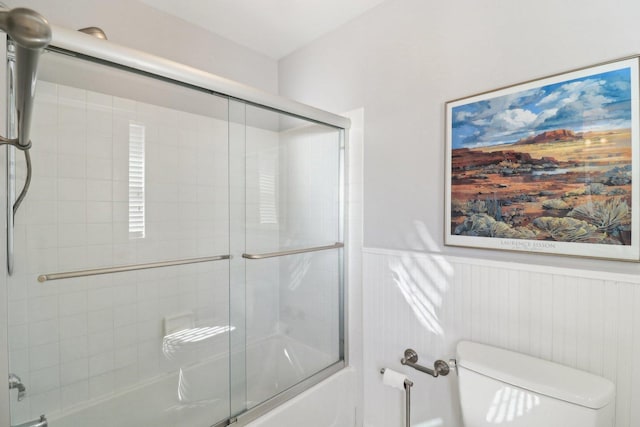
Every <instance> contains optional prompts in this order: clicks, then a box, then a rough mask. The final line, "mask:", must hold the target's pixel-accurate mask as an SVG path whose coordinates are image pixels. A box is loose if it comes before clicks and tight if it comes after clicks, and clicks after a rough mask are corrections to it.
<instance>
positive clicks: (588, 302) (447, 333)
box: [363, 249, 640, 427]
mask: <svg viewBox="0 0 640 427" xmlns="http://www.w3.org/2000/svg"><path fill="white" fill-rule="evenodd" d="M363 304H364V390H365V425H366V426H369V427H374V426H380V427H382V426H384V427H393V426H398V427H399V426H401V425H404V424H403V421H402V419H403V418H402V417H403V410H404V409H403V408H404V407H403V397H404V393H402V392H400V391H398V390H395V389H391V388H389V387H384V386H383V385H382V379H381V376H380V374H379V370H380V368H382V367H389V368H392V369H394V370H397V371H401V372H405V373H406V374H407V375H409V377H410V378H411V379H412V380H414V382H415V386H414V387H413V389H412V399H413V400H414V402H420V403H419V404H414V405H413V407H412V410H413V419H412V423H413V425H425V426H451V427H459V426H461V425H462V424H461V420H460V410H459V401H458V398H457V385H456V378H455V375H453V376H449V377H446V378H438V379H433V378H430V377H427V376H426V375H424V374H421V373H419V372H417V371H415V370H412V369H410V368H406V367H402V366H401V365H400V363H399V360H400V358H401V357H402V354H403V352H404V350H405V348H408V347H412V348H414V349H415V350H416V351H417V352H418V354H419V355H420V359H421V360H423V361H424V362H425V363H429V362H430V361H433V360H435V359H437V358H443V359H445V360H446V359H448V358H450V357H454V356H455V345H456V343H457V342H458V341H459V340H462V339H468V340H473V341H478V342H483V343H488V344H491V345H496V346H500V347H504V348H508V349H512V350H515V351H520V352H523V353H527V354H530V355H533V356H536V357H540V358H543V359H548V360H553V361H555V362H558V363H562V364H565V365H569V366H573V367H576V368H579V369H583V370H586V371H589V372H592V373H595V374H597V375H601V376H604V377H606V378H609V379H610V380H612V381H613V382H614V383H615V384H616V394H617V401H616V427H632V426H636V425H640V410H639V409H638V408H640V364H639V363H638V361H639V360H640V315H639V314H638V313H640V278H638V277H636V276H632V275H622V274H616V273H611V272H607V271H602V272H588V271H582V270H571V269H560V268H540V267H537V266H530V265H525V264H514V263H504V262H493V261H490V260H477V259H466V258H451V257H444V256H441V255H438V254H423V253H410V252H400V251H388V250H378V249H365V251H364V299H363Z"/></svg>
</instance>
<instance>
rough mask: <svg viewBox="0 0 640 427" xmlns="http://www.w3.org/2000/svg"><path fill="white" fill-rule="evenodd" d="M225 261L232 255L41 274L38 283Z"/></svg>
mask: <svg viewBox="0 0 640 427" xmlns="http://www.w3.org/2000/svg"><path fill="white" fill-rule="evenodd" d="M223 259H231V255H217V256H210V257H202V258H188V259H179V260H174V261H161V262H150V263H146V264H132V265H121V266H116V267H105V268H94V269H91V270H78V271H67V272H64V273H52V274H41V275H40V276H38V282H40V283H42V282H46V281H49V280H60V279H72V278H75V277H85V276H97V275H99V274H110V273H121V272H124V271H135V270H147V269H150V268H160V267H171V266H174V265H186V264H197V263H200V262H210V261H220V260H223Z"/></svg>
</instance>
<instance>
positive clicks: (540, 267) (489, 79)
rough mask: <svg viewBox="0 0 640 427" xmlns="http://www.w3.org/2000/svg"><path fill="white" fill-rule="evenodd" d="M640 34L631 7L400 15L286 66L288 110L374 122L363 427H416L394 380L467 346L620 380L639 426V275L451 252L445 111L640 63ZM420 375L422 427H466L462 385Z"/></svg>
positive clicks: (552, 5) (622, 399) (283, 80)
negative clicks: (583, 71)
mask: <svg viewBox="0 0 640 427" xmlns="http://www.w3.org/2000/svg"><path fill="white" fill-rule="evenodd" d="M639 19H640V4H638V3H637V2H634V1H631V0H620V1H616V2H615V3H604V2H601V1H596V0H586V1H578V0H567V1H563V2H556V1H552V0H542V1H537V2H522V1H520V2H513V1H509V0H491V1H488V2H477V1H474V0H460V1H456V2H437V3H436V2H426V1H423V0H388V1H386V2H385V3H383V4H382V5H380V6H379V7H377V8H375V9H373V10H371V11H370V12H369V13H367V14H365V15H363V16H362V17H360V18H358V19H356V20H354V21H352V22H351V23H349V24H348V25H345V26H343V27H342V28H340V29H338V30H336V31H334V32H332V33H330V34H329V35H326V36H324V37H322V38H320V39H319V40H317V41H315V42H314V43H312V44H310V45H309V46H307V47H305V48H303V49H300V50H299V51H297V52H295V53H293V54H292V55H290V56H288V57H286V58H284V59H282V60H281V61H280V65H279V67H280V77H279V78H280V83H279V87H280V93H281V94H282V95H284V96H287V97H291V98H294V99H296V100H298V101H301V102H305V103H310V104H312V105H315V106H318V107H320V108H323V109H327V110H330V111H336V112H338V111H348V110H351V109H354V108H359V107H362V108H363V109H364V117H365V122H364V138H365V151H364V242H365V247H370V248H384V249H381V250H379V249H365V253H364V263H363V265H364V267H363V268H364V273H363V274H364V280H363V306H364V320H363V324H364V332H363V336H364V338H363V339H364V343H363V354H364V365H363V371H364V391H365V398H364V401H365V424H364V425H366V426H369V427H375V426H384V427H388V426H400V425H403V424H402V418H401V414H402V410H403V407H402V399H403V396H402V393H397V390H392V389H388V388H384V387H382V385H381V378H380V375H379V373H378V370H379V369H380V368H381V367H383V366H388V367H391V368H393V369H397V370H402V367H401V366H400V364H399V359H400V358H401V356H402V352H403V351H404V349H405V348H406V347H410V346H413V347H414V348H415V349H416V350H417V351H418V352H419V354H420V355H421V358H422V359H423V360H430V359H433V358H448V357H452V356H454V345H455V343H456V342H457V341H458V340H460V339H463V338H467V339H474V340H478V341H481V342H487V343H492V344H495V345H499V346H503V347H507V348H511V349H515V350H519V351H523V352H526V353H529V354H533V355H535V356H539V357H543V358H546V359H552V360H556V361H558V362H560V363H564V364H568V365H571V366H576V367H579V368H581V369H585V370H588V371H591V372H595V373H597V374H600V375H603V376H605V377H608V378H610V379H612V380H613V381H614V382H615V383H616V387H617V392H618V401H617V408H616V413H617V423H616V425H617V426H618V427H619V426H633V425H638V424H639V423H640V413H639V412H638V409H637V408H638V407H640V405H639V403H640V402H638V395H640V394H639V393H638V392H637V390H638V387H640V377H638V375H637V372H640V363H639V362H638V360H640V359H639V358H638V354H639V353H638V351H639V350H638V349H639V348H640V344H639V342H640V341H639V338H638V331H640V316H637V315H635V316H634V315H633V313H634V312H639V311H640V299H638V284H637V280H635V279H634V275H637V273H638V272H640V265H639V264H635V263H622V262H612V261H597V260H587V259H574V258H565V257H557V256H556V257H547V256H544V255H528V254H514V253H502V252H494V251H482V250H472V249H462V248H450V247H444V245H443V210H444V209H443V200H444V104H445V102H446V101H448V100H451V99H455V98H459V97H463V96H466V95H471V94H474V93H478V92H482V91H486V90H491V89H494V88H497V87H501V86H505V85H509V84H514V83H518V82H521V81H526V80H530V79H533V78H537V77H544V76H545V75H549V74H553V73H557V72H562V71H565V70H570V69H573V68H577V67H581V66H588V65H590V64H595V63H598V62H602V61H605V60H610V59H615V58H619V57H624V56H628V55H631V54H636V53H638V52H639V50H640V48H639V46H640V33H637V32H636V31H634V30H633V28H634V26H635V22H637V21H638V20H639ZM390 249H400V251H397V252H394V251H392V252H388V251H389V250H390ZM409 250H415V251H419V252H422V254H415V253H413V252H410V251H409ZM482 264H485V265H484V266H482ZM559 267H570V270H554V269H556V268H559ZM613 272H616V273H625V274H629V275H628V276H625V277H624V278H620V277H618V276H616V277H615V278H614V277H611V275H612V274H613ZM608 277H611V278H610V280H608V279H607V278H608ZM402 289H404V290H405V292H409V294H411V295H413V297H417V298H422V299H423V300H424V301H423V302H426V303H427V304H426V305H425V306H423V310H422V312H421V311H420V309H419V305H418V304H416V302H415V299H414V300H413V302H412V298H411V295H409V297H408V296H407V295H406V294H405V295H403V291H402ZM406 372H407V373H410V374H411V376H412V379H414V380H415V381H416V386H415V387H414V390H413V395H414V399H415V402H420V404H419V405H416V404H414V406H413V408H414V414H415V418H414V420H413V423H414V425H421V426H439V425H443V426H449V427H459V426H461V420H460V413H459V403H458V400H457V396H456V389H455V381H454V378H453V377H450V378H446V379H439V380H437V381H436V380H432V379H430V378H427V377H426V376H424V375H421V374H420V373H418V372H417V371H413V370H407V371H406ZM430 399H431V400H430Z"/></svg>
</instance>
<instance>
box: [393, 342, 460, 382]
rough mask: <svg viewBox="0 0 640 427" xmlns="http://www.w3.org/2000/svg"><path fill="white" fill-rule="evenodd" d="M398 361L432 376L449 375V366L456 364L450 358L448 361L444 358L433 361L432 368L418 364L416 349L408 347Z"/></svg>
mask: <svg viewBox="0 0 640 427" xmlns="http://www.w3.org/2000/svg"><path fill="white" fill-rule="evenodd" d="M400 363H402V364H403V365H406V366H410V367H412V368H413V369H417V370H418V371H420V372H424V373H425V374H429V375H431V376H432V377H433V378H437V377H439V376H443V377H444V376H447V375H449V372H450V371H451V368H450V367H449V366H453V367H455V366H456V361H455V360H454V359H451V360H450V361H449V363H447V362H445V361H444V360H436V361H435V362H434V363H433V369H431V368H427V367H426V366H422V365H419V364H418V353H416V351H415V350H413V349H411V348H408V349H406V350H405V351H404V357H403V358H402V359H400Z"/></svg>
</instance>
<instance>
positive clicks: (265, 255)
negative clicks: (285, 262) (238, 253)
mask: <svg viewBox="0 0 640 427" xmlns="http://www.w3.org/2000/svg"><path fill="white" fill-rule="evenodd" d="M340 248H344V243H340V242H336V243H334V244H333V245H326V246H314V247H312V248H303V249H291V250H288V251H280V252H266V253H261V254H242V258H245V259H264V258H275V257H280V256H287V255H296V254H304V253H307V252H318V251H326V250H328V249H340Z"/></svg>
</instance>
